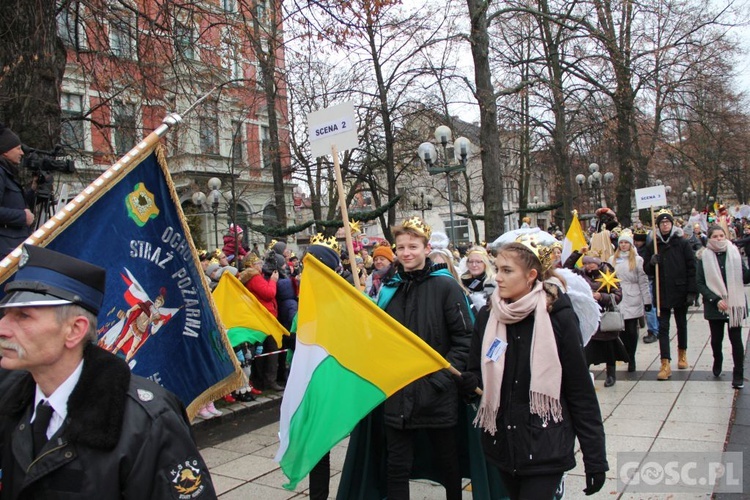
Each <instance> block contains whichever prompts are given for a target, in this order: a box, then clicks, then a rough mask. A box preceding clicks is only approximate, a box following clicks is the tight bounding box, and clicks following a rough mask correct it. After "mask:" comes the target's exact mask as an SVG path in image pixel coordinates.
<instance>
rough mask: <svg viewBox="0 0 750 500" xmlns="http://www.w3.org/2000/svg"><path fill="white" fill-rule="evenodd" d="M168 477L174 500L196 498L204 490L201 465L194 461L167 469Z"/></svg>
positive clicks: (187, 461) (186, 461)
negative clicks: (177, 499)
mask: <svg viewBox="0 0 750 500" xmlns="http://www.w3.org/2000/svg"><path fill="white" fill-rule="evenodd" d="M169 476H170V483H171V485H172V492H173V493H174V498H179V499H188V498H198V497H200V496H201V495H202V494H203V492H204V490H205V489H206V485H204V484H203V471H202V470H201V463H200V462H199V461H198V460H196V459H192V460H185V461H184V462H180V463H178V464H174V465H172V466H171V467H170V468H169Z"/></svg>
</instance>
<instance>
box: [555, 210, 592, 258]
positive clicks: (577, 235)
mask: <svg viewBox="0 0 750 500" xmlns="http://www.w3.org/2000/svg"><path fill="white" fill-rule="evenodd" d="M584 246H586V236H584V233H583V228H582V227H581V222H580V221H579V220H578V211H577V210H573V220H572V221H570V227H568V232H567V234H566V235H565V240H564V241H563V251H562V256H561V259H562V263H565V261H566V260H567V259H568V257H570V254H571V253H573V251H574V250H580V249H581V248H583V247H584Z"/></svg>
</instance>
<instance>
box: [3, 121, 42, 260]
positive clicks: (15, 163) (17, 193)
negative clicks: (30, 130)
mask: <svg viewBox="0 0 750 500" xmlns="http://www.w3.org/2000/svg"><path fill="white" fill-rule="evenodd" d="M22 158H23V149H21V140H20V139H19V138H18V136H17V135H16V134H14V133H13V131H12V130H10V129H9V128H7V127H5V126H3V125H0V259H1V258H3V257H5V256H6V255H8V254H9V253H10V252H11V251H13V250H14V249H15V248H16V247H17V246H18V245H20V244H21V243H23V242H24V241H25V240H26V238H28V237H29V234H30V228H31V224H32V222H34V213H33V212H32V211H31V210H29V209H28V208H27V199H26V198H27V197H26V194H25V193H24V189H23V187H22V186H21V184H20V182H19V180H18V169H19V166H20V165H21V159H22Z"/></svg>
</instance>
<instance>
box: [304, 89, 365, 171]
mask: <svg viewBox="0 0 750 500" xmlns="http://www.w3.org/2000/svg"><path fill="white" fill-rule="evenodd" d="M355 117H356V115H355V114H354V104H353V103H352V102H351V101H349V102H343V103H341V104H337V105H335V106H331V107H330V108H325V109H321V110H318V111H315V112H313V113H309V114H308V115H307V126H308V128H309V134H310V150H311V151H312V155H313V157H314V158H317V157H319V156H325V155H329V154H331V147H332V146H336V149H337V150H338V151H345V150H347V149H354V148H356V147H357V146H359V142H358V141H357V121H356V119H355Z"/></svg>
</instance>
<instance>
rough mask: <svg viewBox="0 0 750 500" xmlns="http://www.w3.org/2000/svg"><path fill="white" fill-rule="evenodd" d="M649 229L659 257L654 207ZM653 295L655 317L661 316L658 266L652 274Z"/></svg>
mask: <svg viewBox="0 0 750 500" xmlns="http://www.w3.org/2000/svg"><path fill="white" fill-rule="evenodd" d="M651 227H652V228H653V230H652V233H651V235H652V236H653V237H654V255H659V247H658V245H657V244H656V232H657V231H658V230H659V228H658V227H656V218H655V217H654V206H653V205H651ZM654 276H655V278H656V279H655V280H654V285H655V286H654V293H655V294H656V315H657V316H661V295H660V294H659V264H656V272H655V273H654Z"/></svg>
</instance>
